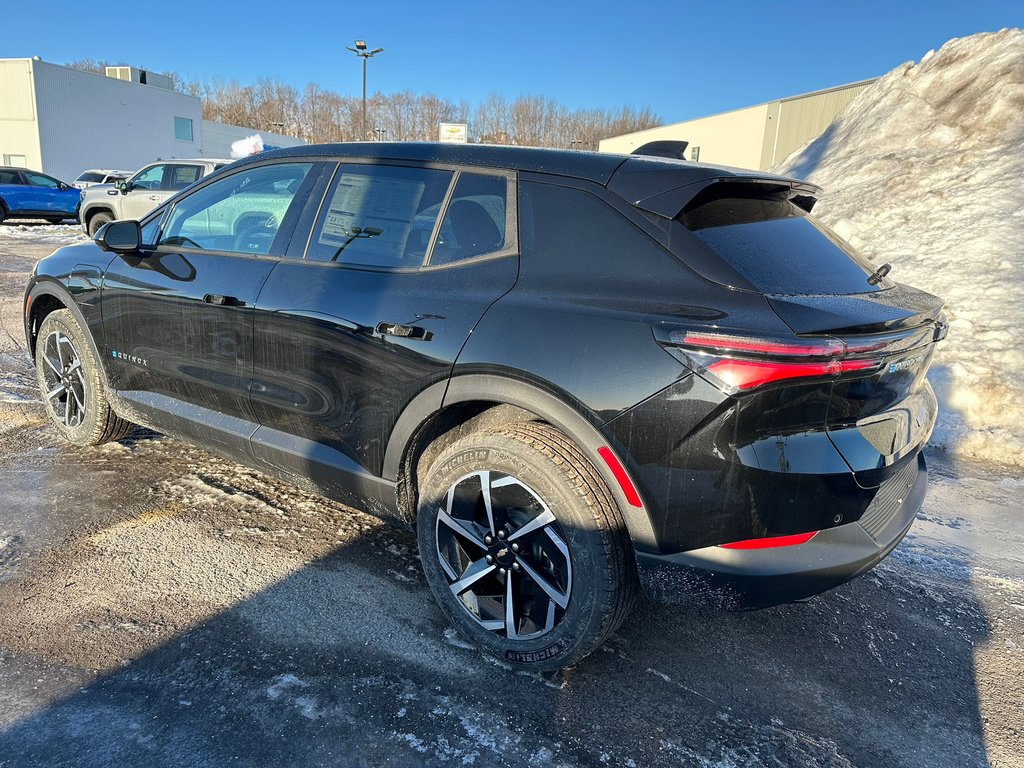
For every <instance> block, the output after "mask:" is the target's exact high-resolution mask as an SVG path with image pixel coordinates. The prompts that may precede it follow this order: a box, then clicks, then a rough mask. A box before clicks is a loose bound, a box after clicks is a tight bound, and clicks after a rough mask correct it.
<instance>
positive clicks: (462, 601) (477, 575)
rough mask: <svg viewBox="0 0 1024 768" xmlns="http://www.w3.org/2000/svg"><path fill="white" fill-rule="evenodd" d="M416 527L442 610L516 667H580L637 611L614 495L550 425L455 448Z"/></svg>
mask: <svg viewBox="0 0 1024 768" xmlns="http://www.w3.org/2000/svg"><path fill="white" fill-rule="evenodd" d="M417 528H418V538H419V547H420V556H421V559H422V561H423V567H424V571H425V573H426V575H427V581H428V583H429V584H430V587H431V590H432V591H433V593H434V596H435V597H436V598H437V600H438V602H439V603H440V605H441V607H442V608H443V609H444V611H445V613H446V614H447V615H448V617H449V618H450V619H451V620H452V621H453V622H454V623H455V624H456V626H457V627H458V628H459V629H460V631H461V632H462V633H463V634H465V635H466V636H467V637H469V638H470V639H471V640H473V641H474V642H476V643H477V644H478V645H479V646H480V647H481V648H483V649H484V650H486V651H488V652H490V653H492V654H494V655H495V656H497V657H498V658H500V659H502V660H504V661H506V662H511V663H512V664H515V665H517V666H523V667H528V668H530V669H534V670H553V669H559V668H562V667H565V666H569V665H571V664H573V663H575V662H577V661H578V660H579V659H581V658H583V657H584V656H585V655H586V654H588V653H589V652H590V651H592V650H593V649H594V648H596V647H597V646H598V645H600V644H601V643H602V642H603V641H604V640H605V639H606V638H607V637H608V635H610V634H611V633H612V632H614V631H615V629H616V628H617V627H618V626H619V624H620V623H621V621H622V619H623V618H624V617H625V615H626V613H627V612H628V610H629V608H630V606H631V604H632V600H633V596H634V594H635V565H634V564H633V560H632V550H631V547H630V544H629V540H628V535H627V534H626V532H625V529H624V527H623V524H622V521H621V518H620V517H619V514H618V511H617V510H616V508H615V506H614V502H613V501H612V497H611V494H610V493H609V491H608V489H607V487H606V486H605V485H604V483H603V481H602V480H601V478H600V477H599V476H598V475H597V472H596V471H595V470H594V468H593V466H592V465H590V463H589V462H587V461H586V459H585V457H584V456H583V455H582V454H581V453H580V452H579V449H578V448H576V446H575V445H573V444H572V443H571V442H570V441H569V440H568V438H566V437H565V435H563V434H561V433H560V432H558V431H557V430H555V429H553V428H551V427H549V426H547V425H543V424H535V423H530V424H520V425H510V426H508V427H504V428H501V429H497V430H492V431H488V432H481V433H476V434H471V435H468V436H466V437H464V438H461V439H459V440H457V441H456V442H455V443H454V444H453V445H451V446H449V447H448V448H447V449H446V450H445V451H443V452H442V453H441V455H440V456H439V457H438V458H437V459H436V460H435V461H434V462H433V465H432V466H431V467H430V468H429V470H427V472H426V479H425V482H424V483H423V485H422V487H421V495H420V513H419V517H418V521H417Z"/></svg>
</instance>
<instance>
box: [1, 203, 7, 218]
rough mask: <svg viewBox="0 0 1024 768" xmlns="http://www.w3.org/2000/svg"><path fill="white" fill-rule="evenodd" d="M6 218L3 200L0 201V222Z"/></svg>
mask: <svg viewBox="0 0 1024 768" xmlns="http://www.w3.org/2000/svg"><path fill="white" fill-rule="evenodd" d="M6 218H7V209H6V208H5V207H4V204H3V201H0V224H3V223H4V219H6Z"/></svg>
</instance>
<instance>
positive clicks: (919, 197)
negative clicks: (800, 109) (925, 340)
mask: <svg viewBox="0 0 1024 768" xmlns="http://www.w3.org/2000/svg"><path fill="white" fill-rule="evenodd" d="M774 170H776V171H779V172H781V173H785V174H788V175H793V176H797V177H800V178H806V179H808V180H809V181H812V182H814V183H815V184H819V185H820V186H822V187H823V189H824V194H823V195H822V197H821V200H820V202H819V203H818V205H817V206H816V207H815V209H814V212H815V214H817V215H818V216H819V217H820V218H821V219H822V220H824V221H825V222H826V223H827V224H829V225H831V226H832V227H833V228H834V229H835V230H836V231H837V232H838V234H839V235H840V236H841V237H844V238H846V239H847V240H848V241H849V242H850V243H851V244H852V245H853V246H854V247H856V248H857V249H859V250H860V251H861V252H862V253H863V254H864V255H865V256H867V257H868V258H869V259H871V260H872V261H874V262H875V263H877V264H881V263H883V262H890V263H891V264H892V265H893V270H892V274H891V277H892V278H893V279H895V280H897V281H899V282H905V283H909V284H911V285H913V286H915V287H917V288H921V289H922V290H925V291H928V292H930V293H934V294H936V295H938V296H941V297H942V298H944V299H945V300H946V313H947V315H948V318H949V320H950V331H949V336H948V338H947V339H946V341H945V342H943V343H942V344H941V345H939V348H938V350H937V352H936V355H935V359H934V361H933V363H932V368H931V373H930V374H929V379H930V381H931V383H932V386H933V387H934V388H935V391H936V394H937V395H938V397H939V400H940V403H941V412H940V415H939V421H938V424H937V425H936V429H935V433H934V435H933V436H932V443H933V444H934V445H936V446H938V447H941V448H944V449H946V450H948V451H950V452H951V453H954V454H959V455H965V456H975V457H978V458H982V459H986V460H992V461H999V462H1004V463H1008V464H1014V465H1017V466H1024V386H1022V384H1021V382H1022V381H1024V347H1022V345H1021V343H1020V329H1021V328H1022V327H1024V258H1022V256H1024V183H1022V181H1021V179H1022V178H1024V30H1020V29H1004V30H1002V31H1000V32H994V33H983V34H977V35H972V36H971V37H965V38H959V39H954V40H951V41H949V42H948V43H946V44H945V45H944V46H942V48H941V49H940V50H938V51H936V52H931V51H929V53H928V54H926V55H925V56H924V58H922V59H921V61H920V63H918V64H914V63H913V62H908V63H906V64H903V65H901V66H899V67H897V68H896V69H894V70H893V71H892V72H889V73H888V74H887V75H885V76H884V77H883V78H881V79H880V80H879V81H878V82H876V83H874V84H873V85H871V86H870V87H868V88H866V89H865V90H864V91H863V92H862V93H861V94H860V95H859V96H858V97H857V98H856V99H855V100H854V101H853V102H851V103H850V105H849V106H848V107H847V108H846V109H845V110H844V111H843V112H842V113H841V114H840V115H839V116H838V117H837V118H836V120H835V122H834V123H833V124H832V125H831V126H830V127H829V128H828V130H826V131H825V133H824V134H823V135H822V136H820V137H819V138H817V139H815V140H814V141H813V142H811V143H810V144H808V145H807V146H806V147H804V148H803V149H802V150H800V151H799V152H797V153H796V154H794V155H792V156H791V157H789V158H787V160H786V161H784V162H783V163H782V164H781V165H779V166H778V167H776V168H775V169H774Z"/></svg>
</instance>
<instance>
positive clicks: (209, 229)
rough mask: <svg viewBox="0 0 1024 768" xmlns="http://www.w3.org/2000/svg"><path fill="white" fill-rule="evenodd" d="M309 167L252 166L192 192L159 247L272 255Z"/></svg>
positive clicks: (176, 210)
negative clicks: (271, 252) (279, 231)
mask: <svg viewBox="0 0 1024 768" xmlns="http://www.w3.org/2000/svg"><path fill="white" fill-rule="evenodd" d="M311 167H312V163H275V164H273V165H261V166H256V167H250V168H248V169H246V170H244V171H241V172H240V173H235V174H232V175H231V176H227V177H225V178H223V179H218V180H217V181H215V182H213V183H212V184H210V185H209V186H206V187H203V188H202V189H199V190H196V191H195V192H193V193H192V194H190V195H188V196H186V197H185V198H184V199H183V200H181V201H180V202H179V203H178V204H177V205H175V206H174V209H173V210H172V211H171V215H170V217H169V218H168V220H167V224H166V225H165V226H164V231H163V235H162V236H161V238H160V243H159V245H162V246H170V247H175V248H191V249H198V250H214V251H228V252H230V253H251V254H265V253H270V249H271V246H272V245H273V244H274V240H275V238H276V237H277V231H278V229H279V228H280V226H281V222H282V221H283V220H284V217H285V214H286V213H287V212H288V208H289V206H291V204H292V201H293V200H294V199H295V195H296V193H297V192H298V191H299V188H300V187H301V186H302V182H303V180H304V179H305V178H306V174H308V173H309V169H310V168H311ZM147 228H148V225H147Z"/></svg>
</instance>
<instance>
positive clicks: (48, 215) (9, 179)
mask: <svg viewBox="0 0 1024 768" xmlns="http://www.w3.org/2000/svg"><path fill="white" fill-rule="evenodd" d="M78 203H79V192H78V190H77V189H73V188H71V187H70V186H69V185H67V184H65V183H64V182H63V181H60V180H59V179H55V178H53V176H47V175H46V174H45V173H40V172H39V171H30V170H29V169H28V168H11V167H7V166H4V167H0V223H3V221H4V219H46V220H47V221H49V222H50V223H51V224H58V223H60V222H62V221H64V219H74V218H77V216H78Z"/></svg>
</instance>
